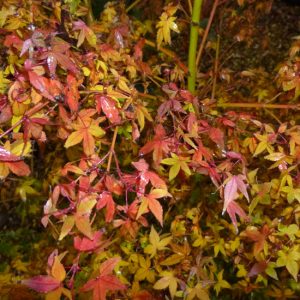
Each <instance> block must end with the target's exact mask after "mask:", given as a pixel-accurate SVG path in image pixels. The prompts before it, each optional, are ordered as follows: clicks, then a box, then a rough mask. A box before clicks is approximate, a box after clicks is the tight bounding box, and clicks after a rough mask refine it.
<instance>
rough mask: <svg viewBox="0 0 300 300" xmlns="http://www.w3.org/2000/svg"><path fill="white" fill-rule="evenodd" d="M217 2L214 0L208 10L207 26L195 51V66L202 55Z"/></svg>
mask: <svg viewBox="0 0 300 300" xmlns="http://www.w3.org/2000/svg"><path fill="white" fill-rule="evenodd" d="M218 4H219V0H215V2H214V5H213V8H212V10H211V12H210V16H209V19H208V23H207V26H206V28H205V31H204V35H203V38H202V41H201V44H200V48H199V50H198V53H197V59H196V66H197V67H198V66H199V63H200V59H201V56H202V53H203V50H204V46H205V44H206V40H207V37H208V33H209V30H210V27H211V24H212V21H213V19H214V16H215V12H216V9H217V7H218Z"/></svg>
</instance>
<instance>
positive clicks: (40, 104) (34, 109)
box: [0, 101, 50, 139]
mask: <svg viewBox="0 0 300 300" xmlns="http://www.w3.org/2000/svg"><path fill="white" fill-rule="evenodd" d="M49 102H50V101H46V102H44V103H38V104H36V105H35V106H34V107H33V108H31V109H30V110H29V111H28V112H27V113H26V114H24V116H23V117H22V118H21V119H20V120H19V121H18V122H16V123H15V124H14V125H12V126H11V127H10V128H8V129H7V130H6V131H5V132H3V133H2V134H0V139H2V138H3V137H4V136H5V135H7V134H9V133H10V132H11V131H13V130H14V129H15V128H17V127H18V126H19V125H21V124H22V123H23V122H24V121H25V119H26V118H29V117H31V116H32V115H34V114H35V113H37V112H39V111H40V110H41V109H42V108H43V107H45V106H47V105H48V104H49Z"/></svg>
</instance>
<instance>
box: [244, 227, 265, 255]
mask: <svg viewBox="0 0 300 300" xmlns="http://www.w3.org/2000/svg"><path fill="white" fill-rule="evenodd" d="M269 234H270V229H269V227H268V225H264V226H263V227H262V229H261V231H258V230H257V228H255V227H250V228H247V230H246V231H245V235H246V237H248V238H249V239H251V240H252V241H254V242H255V243H254V247H253V254H254V255H255V256H257V255H258V254H259V253H260V252H261V251H262V250H264V248H265V247H267V237H268V236H269Z"/></svg>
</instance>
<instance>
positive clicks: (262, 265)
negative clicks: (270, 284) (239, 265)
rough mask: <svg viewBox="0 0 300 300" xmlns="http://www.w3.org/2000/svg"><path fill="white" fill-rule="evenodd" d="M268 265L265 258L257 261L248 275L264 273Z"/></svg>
mask: <svg viewBox="0 0 300 300" xmlns="http://www.w3.org/2000/svg"><path fill="white" fill-rule="evenodd" d="M267 266H268V263H267V262H266V261H265V260H262V261H260V262H258V263H255V264H254V265H253V266H252V268H251V269H250V271H249V273H248V277H253V276H256V275H259V274H261V273H263V272H264V271H265V270H266V268H267Z"/></svg>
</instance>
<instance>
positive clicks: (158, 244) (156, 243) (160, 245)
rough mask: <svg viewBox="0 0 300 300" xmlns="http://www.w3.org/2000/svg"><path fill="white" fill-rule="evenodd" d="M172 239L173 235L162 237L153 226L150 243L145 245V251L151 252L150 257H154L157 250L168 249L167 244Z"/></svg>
mask: <svg viewBox="0 0 300 300" xmlns="http://www.w3.org/2000/svg"><path fill="white" fill-rule="evenodd" d="M171 240H172V237H171V236H170V237H165V238H162V239H160V237H159V235H158V233H157V231H156V230H155V228H154V227H153V226H151V230H150V234H149V241H150V244H149V245H147V246H146V247H145V249H144V252H145V253H147V254H150V258H152V257H154V256H155V255H156V254H157V251H162V250H166V249H168V248H167V247H166V246H167V245H168V244H169V243H170V242H171Z"/></svg>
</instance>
